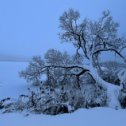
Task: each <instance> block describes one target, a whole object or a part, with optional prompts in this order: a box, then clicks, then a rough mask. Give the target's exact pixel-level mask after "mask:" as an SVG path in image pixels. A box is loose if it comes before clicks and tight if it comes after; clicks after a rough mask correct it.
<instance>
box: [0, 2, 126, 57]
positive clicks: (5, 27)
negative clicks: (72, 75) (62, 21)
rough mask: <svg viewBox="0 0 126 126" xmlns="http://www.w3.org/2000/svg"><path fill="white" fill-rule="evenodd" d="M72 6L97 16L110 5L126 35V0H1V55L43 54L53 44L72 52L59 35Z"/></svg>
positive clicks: (82, 12) (84, 12) (112, 13)
mask: <svg viewBox="0 0 126 126" xmlns="http://www.w3.org/2000/svg"><path fill="white" fill-rule="evenodd" d="M69 8H74V9H76V10H78V11H80V13H81V17H82V18H85V17H88V18H91V19H93V20H94V19H97V18H99V17H100V15H101V12H102V11H103V10H106V9H109V10H110V11H111V15H112V16H113V18H114V20H115V21H117V22H118V23H120V30H119V32H120V33H121V34H123V35H126V34H125V33H126V31H125V27H126V16H125V12H126V0H62V1H61V0H0V59H4V58H5V57H9V58H10V59H11V57H12V58H15V57H20V58H24V57H32V56H33V55H43V53H45V52H46V51H47V50H48V49H49V48H56V49H60V50H67V51H69V52H71V53H72V52H73V51H74V49H73V48H72V46H71V45H70V44H66V43H64V44H61V43H60V40H59V37H58V35H57V34H58V32H59V31H60V29H59V28H58V26H59V16H60V15H62V13H63V12H64V11H65V10H68V9H69Z"/></svg>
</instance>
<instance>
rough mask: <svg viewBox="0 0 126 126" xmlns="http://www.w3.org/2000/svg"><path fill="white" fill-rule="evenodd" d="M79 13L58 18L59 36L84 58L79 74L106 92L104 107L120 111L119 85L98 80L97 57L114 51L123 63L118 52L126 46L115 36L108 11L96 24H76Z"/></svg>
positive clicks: (78, 22)
mask: <svg viewBox="0 0 126 126" xmlns="http://www.w3.org/2000/svg"><path fill="white" fill-rule="evenodd" d="M79 18H80V14H79V12H78V11H74V10H73V9H69V11H67V12H64V13H63V15H62V16H61V17H60V27H61V29H62V32H61V33H60V37H61V39H62V40H65V41H66V42H71V43H72V44H73V45H74V46H75V48H76V49H77V53H79V51H80V53H82V54H83V55H84V62H83V65H81V66H78V68H80V67H81V69H82V70H81V72H80V73H79V74H78V73H77V74H78V75H82V74H84V73H85V72H87V73H89V74H90V76H92V78H93V79H94V80H95V81H96V84H97V85H99V86H101V87H102V88H104V89H106V90H107V99H108V100H107V105H108V106H109V107H114V108H116V107H118V108H120V107H121V106H120V103H119V100H118V96H119V92H120V90H121V86H116V85H115V84H113V83H108V82H106V81H105V80H103V79H102V78H101V76H100V75H99V73H98V70H99V55H100V54H101V53H102V52H111V51H112V52H114V53H116V54H117V55H119V56H120V57H121V58H122V59H123V60H124V62H126V59H125V57H124V56H123V55H122V54H121V51H122V49H124V48H125V47H126V39H125V38H124V37H120V36H119V35H118V26H119V25H118V23H116V22H114V21H113V19H112V17H111V15H110V12H109V11H104V12H103V13H102V17H101V18H100V19H99V20H97V21H91V20H89V19H84V20H83V21H82V22H81V23H80V21H79Z"/></svg>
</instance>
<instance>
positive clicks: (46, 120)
mask: <svg viewBox="0 0 126 126" xmlns="http://www.w3.org/2000/svg"><path fill="white" fill-rule="evenodd" d="M26 66H27V63H23V62H0V99H2V98H5V97H13V98H16V97H18V95H19V94H22V93H25V92H26V91H27V88H28V86H29V85H27V84H26V82H25V81H24V80H23V79H22V78H19V75H18V72H19V71H21V70H22V69H25V67H26ZM26 114H27V113H26V112H24V113H10V114H0V126H126V122H125V120H126V110H114V109H110V108H94V109H80V110H78V111H76V112H74V113H71V114H63V115H58V116H48V115H36V114H30V115H29V116H26Z"/></svg>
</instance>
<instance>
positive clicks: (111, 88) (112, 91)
mask: <svg viewBox="0 0 126 126" xmlns="http://www.w3.org/2000/svg"><path fill="white" fill-rule="evenodd" d="M89 71H90V74H91V75H92V77H93V78H94V79H95V81H96V83H97V84H98V85H99V86H101V87H102V88H103V89H105V90H106V92H107V106H108V107H111V108H116V109H117V108H121V105H120V102H119V93H120V90H121V88H120V86H117V85H114V84H111V83H108V82H106V81H104V80H103V79H102V78H101V77H100V76H99V74H98V71H97V69H96V68H95V67H93V66H90V68H89Z"/></svg>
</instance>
